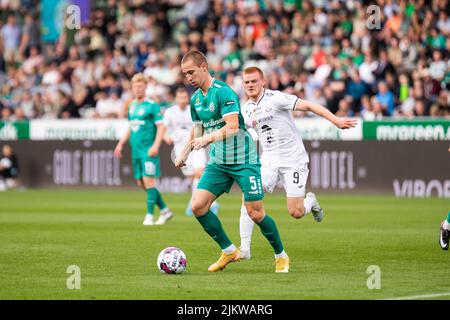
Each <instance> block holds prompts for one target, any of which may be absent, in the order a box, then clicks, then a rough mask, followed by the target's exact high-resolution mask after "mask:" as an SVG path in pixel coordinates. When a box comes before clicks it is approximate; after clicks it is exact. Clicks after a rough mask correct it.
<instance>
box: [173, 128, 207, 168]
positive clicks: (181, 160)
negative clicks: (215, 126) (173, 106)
mask: <svg viewBox="0 0 450 320" xmlns="http://www.w3.org/2000/svg"><path fill="white" fill-rule="evenodd" d="M199 126H200V127H201V126H202V124H201V123H195V122H194V125H193V126H192V129H191V133H190V134H189V139H188V142H187V143H186V145H185V146H184V148H183V150H181V152H180V154H179V155H178V156H177V158H176V159H175V166H176V167H177V168H181V167H184V166H185V165H186V160H187V159H188V157H189V154H190V153H191V151H192V141H193V140H194V138H195V137H196V136H198V135H197V134H198V133H197V132H198V127H199Z"/></svg>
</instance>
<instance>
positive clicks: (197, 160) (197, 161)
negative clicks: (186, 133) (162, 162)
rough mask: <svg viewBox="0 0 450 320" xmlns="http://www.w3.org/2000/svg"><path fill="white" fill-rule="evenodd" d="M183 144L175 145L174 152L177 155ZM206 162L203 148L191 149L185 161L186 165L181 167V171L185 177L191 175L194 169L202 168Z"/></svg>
mask: <svg viewBox="0 0 450 320" xmlns="http://www.w3.org/2000/svg"><path fill="white" fill-rule="evenodd" d="M184 146H185V145H184V144H183V145H182V146H175V148H174V151H175V154H176V155H178V154H179V153H180V152H181V150H183V148H184ZM206 162H207V159H206V153H205V149H200V150H192V151H191V153H190V154H189V157H188V159H187V161H186V165H185V166H184V167H182V168H181V171H182V172H183V174H184V175H185V176H187V177H189V176H193V175H194V173H195V171H196V170H198V169H204V168H205V167H206Z"/></svg>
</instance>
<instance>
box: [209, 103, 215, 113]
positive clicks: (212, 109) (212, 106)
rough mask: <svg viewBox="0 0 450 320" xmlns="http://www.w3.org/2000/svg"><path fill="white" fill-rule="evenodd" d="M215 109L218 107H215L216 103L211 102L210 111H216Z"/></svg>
mask: <svg viewBox="0 0 450 320" xmlns="http://www.w3.org/2000/svg"><path fill="white" fill-rule="evenodd" d="M214 110H216V107H214V103H212V102H211V103H210V104H209V111H210V112H214Z"/></svg>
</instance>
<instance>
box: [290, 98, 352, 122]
mask: <svg viewBox="0 0 450 320" xmlns="http://www.w3.org/2000/svg"><path fill="white" fill-rule="evenodd" d="M295 110H298V111H311V112H313V113H315V114H317V115H318V116H321V117H322V118H325V119H327V120H328V121H330V122H331V123H332V124H334V125H335V126H336V127H338V128H339V129H350V128H353V127H355V126H356V124H357V123H358V121H357V120H356V119H350V118H342V117H337V116H336V115H334V114H333V113H331V112H330V110H328V109H327V108H325V107H323V106H321V105H320V104H318V103H314V102H310V101H307V100H301V99H299V100H297V104H296V105H295Z"/></svg>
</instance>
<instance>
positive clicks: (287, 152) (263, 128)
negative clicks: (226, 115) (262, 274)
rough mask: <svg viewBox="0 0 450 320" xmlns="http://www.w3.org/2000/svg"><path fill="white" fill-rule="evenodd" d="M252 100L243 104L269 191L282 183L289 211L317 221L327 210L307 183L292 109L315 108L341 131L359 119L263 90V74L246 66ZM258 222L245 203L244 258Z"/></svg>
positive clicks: (303, 152)
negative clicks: (338, 115) (337, 114)
mask: <svg viewBox="0 0 450 320" xmlns="http://www.w3.org/2000/svg"><path fill="white" fill-rule="evenodd" d="M242 78H243V83H244V89H245V93H246V95H247V96H248V98H249V100H248V101H247V103H246V104H245V105H243V106H242V107H241V111H242V115H243V116H244V119H245V123H246V126H247V127H249V128H253V129H254V130H255V131H256V134H257V136H258V139H259V141H260V143H261V146H262V155H261V176H262V184H263V187H264V190H265V191H266V192H269V193H271V192H272V191H273V189H274V188H275V186H276V185H277V183H278V181H281V182H282V184H283V187H284V190H285V191H286V197H287V209H288V211H289V214H290V215H291V216H292V217H294V218H296V219H299V218H301V217H303V216H305V215H306V214H308V213H310V212H312V214H313V216H314V219H315V220H316V221H318V222H320V221H322V219H323V210H322V208H321V207H320V205H319V203H318V201H317V198H316V196H315V195H314V194H313V193H311V192H308V193H307V194H306V197H305V186H306V181H307V178H308V172H309V170H308V162H309V158H308V154H307V153H306V150H305V147H304V145H303V141H302V139H301V137H300V135H299V133H298V130H297V128H296V126H295V122H294V120H293V117H292V113H291V111H294V110H298V111H311V112H314V113H315V114H317V115H319V116H321V117H323V118H325V119H327V120H328V121H330V122H331V123H333V124H334V125H335V126H336V127H338V128H340V129H349V128H352V127H354V126H355V125H356V123H357V121H356V120H354V119H348V118H339V117H337V116H335V115H334V114H333V113H331V112H330V111H329V110H328V109H326V108H325V107H323V106H321V105H319V104H317V103H312V102H309V101H306V100H302V99H299V98H298V97H297V96H295V95H292V94H288V93H284V92H281V91H276V90H269V89H265V88H264V74H263V72H262V71H261V69H259V68H258V67H248V68H246V69H244V71H243V73H242ZM253 226H254V222H253V220H252V219H250V217H249V216H248V214H247V211H246V209H245V206H241V218H240V235H241V259H250V243H251V237H252V232H253Z"/></svg>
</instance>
